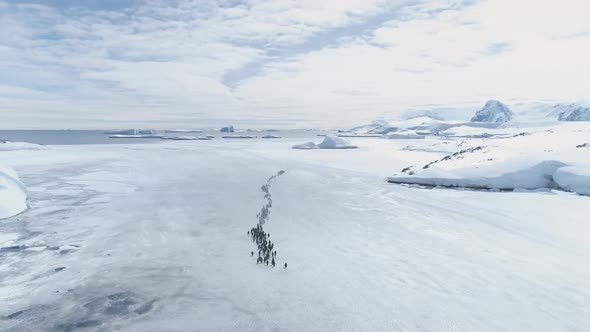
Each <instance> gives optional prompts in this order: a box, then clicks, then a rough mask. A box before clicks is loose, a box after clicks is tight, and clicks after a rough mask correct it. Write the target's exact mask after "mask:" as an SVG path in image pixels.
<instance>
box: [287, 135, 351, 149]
mask: <svg viewBox="0 0 590 332" xmlns="http://www.w3.org/2000/svg"><path fill="white" fill-rule="evenodd" d="M356 148H358V146H356V145H354V144H352V143H350V141H349V140H347V139H345V138H343V137H338V136H333V135H326V136H324V140H323V141H322V142H321V143H318V144H316V143H314V142H307V143H303V144H296V145H293V149H300V150H309V149H356Z"/></svg>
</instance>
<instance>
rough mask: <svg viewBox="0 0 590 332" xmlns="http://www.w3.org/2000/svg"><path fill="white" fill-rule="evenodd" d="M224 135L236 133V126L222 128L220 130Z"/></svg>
mask: <svg viewBox="0 0 590 332" xmlns="http://www.w3.org/2000/svg"><path fill="white" fill-rule="evenodd" d="M219 131H220V132H222V133H233V132H234V131H235V129H234V126H227V127H223V128H221V130H219Z"/></svg>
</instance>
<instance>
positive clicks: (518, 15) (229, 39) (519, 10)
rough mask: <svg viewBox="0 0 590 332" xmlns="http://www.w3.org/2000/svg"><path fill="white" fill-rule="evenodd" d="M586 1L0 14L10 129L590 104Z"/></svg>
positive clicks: (5, 6)
mask: <svg viewBox="0 0 590 332" xmlns="http://www.w3.org/2000/svg"><path fill="white" fill-rule="evenodd" d="M588 13H590V1H587V0H561V1H554V0H488V1H486V0H482V1H479V0H436V1H434V0H433V1H420V0H418V1H417V0H412V1H405V0H389V1H386V0H322V1H319V0H267V1H263V0H251V1H241V0H217V1H213V0H0V128H3V129H13V128H43V127H44V128H116V127H127V126H143V125H145V126H151V127H178V126H182V127H201V126H217V125H221V124H225V123H234V124H244V125H249V126H262V127H265V126H299V127H315V126H325V125H333V126H340V125H350V124H356V123H359V122H363V121H366V120H369V119H372V118H375V117H379V116H383V115H388V116H391V115H395V114H401V113H404V112H406V111H407V110H412V109H416V110H419V109H437V108H453V107H476V108H477V106H479V105H482V104H483V103H484V102H485V100H486V99H491V98H496V99H500V100H503V101H505V102H507V103H508V104H509V105H510V104H511V103H517V102H520V101H525V102H528V101H559V100H579V99H584V98H588V97H589V94H590V83H589V82H590V20H589V19H588Z"/></svg>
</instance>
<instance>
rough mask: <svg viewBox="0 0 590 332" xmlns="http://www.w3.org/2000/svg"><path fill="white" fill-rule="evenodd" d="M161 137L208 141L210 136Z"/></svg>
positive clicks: (176, 139)
mask: <svg viewBox="0 0 590 332" xmlns="http://www.w3.org/2000/svg"><path fill="white" fill-rule="evenodd" d="M162 139H168V140H173V141H210V140H211V138H209V137H206V136H164V137H162Z"/></svg>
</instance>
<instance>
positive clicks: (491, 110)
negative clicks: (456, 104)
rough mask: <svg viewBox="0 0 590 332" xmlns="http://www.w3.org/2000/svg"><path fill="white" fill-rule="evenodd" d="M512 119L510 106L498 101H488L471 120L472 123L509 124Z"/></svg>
mask: <svg viewBox="0 0 590 332" xmlns="http://www.w3.org/2000/svg"><path fill="white" fill-rule="evenodd" d="M511 119H512V111H510V109H509V108H508V106H506V105H504V104H503V103H501V102H499V101H498V100H488V101H487V102H486V104H485V105H484V107H483V108H482V109H481V110H479V111H477V112H476V113H475V115H474V116H473V117H472V118H471V122H508V121H510V120H511Z"/></svg>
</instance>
